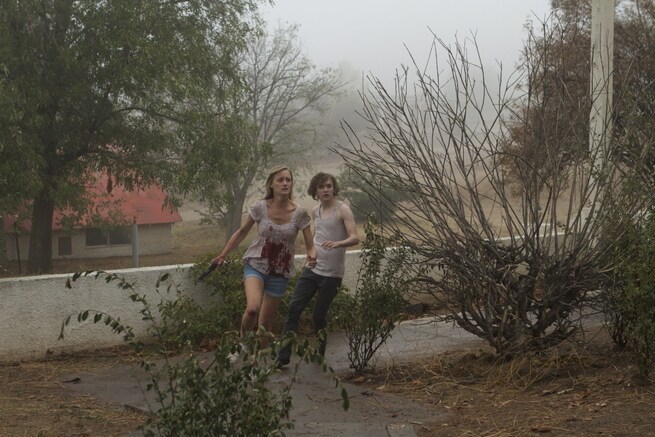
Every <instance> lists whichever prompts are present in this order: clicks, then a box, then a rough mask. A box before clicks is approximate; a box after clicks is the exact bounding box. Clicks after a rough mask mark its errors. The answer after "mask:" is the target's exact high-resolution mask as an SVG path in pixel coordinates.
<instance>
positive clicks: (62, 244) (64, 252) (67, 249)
mask: <svg viewBox="0 0 655 437" xmlns="http://www.w3.org/2000/svg"><path fill="white" fill-rule="evenodd" d="M57 251H58V253H59V256H68V255H72V254H73V244H72V243H71V237H59V242H58V244H57Z"/></svg>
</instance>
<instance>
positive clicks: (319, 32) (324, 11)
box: [263, 0, 550, 82]
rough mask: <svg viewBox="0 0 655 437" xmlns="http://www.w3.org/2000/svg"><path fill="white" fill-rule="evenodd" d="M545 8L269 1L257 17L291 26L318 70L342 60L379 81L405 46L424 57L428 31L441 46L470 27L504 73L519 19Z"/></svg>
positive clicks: (538, 16) (421, 1) (373, 0)
mask: <svg viewBox="0 0 655 437" xmlns="http://www.w3.org/2000/svg"><path fill="white" fill-rule="evenodd" d="M549 11H550V0H329V1H328V0H276V3H275V5H273V6H267V7H265V8H264V9H263V16H264V18H265V19H266V20H267V21H268V22H269V23H270V25H271V26H272V27H277V25H278V23H280V22H281V23H297V24H299V25H300V29H299V36H300V39H301V41H302V45H303V48H304V51H305V53H306V54H307V55H308V56H309V58H310V59H311V60H312V61H313V62H314V63H316V64H317V65H318V66H319V67H337V66H338V64H339V63H341V62H344V61H345V62H347V63H349V64H350V65H352V67H353V68H354V69H356V70H358V71H363V72H364V73H367V74H368V73H372V74H373V75H375V76H376V77H378V78H380V79H382V80H383V82H384V81H388V80H391V79H392V77H393V75H394V72H395V70H396V69H398V68H399V67H400V65H401V64H405V65H407V64H409V62H410V58H409V56H408V54H407V49H409V50H410V51H411V53H412V54H413V55H414V56H415V58H417V60H418V61H419V62H420V61H424V60H425V59H426V57H427V55H428V51H429V48H430V45H431V43H432V40H433V37H432V33H431V31H432V32H434V33H435V34H436V36H438V37H440V38H441V39H443V40H445V41H446V42H447V43H449V44H450V43H454V42H455V38H456V37H457V39H459V40H461V39H462V38H470V37H471V35H472V32H473V33H475V35H476V40H477V42H478V45H479V47H480V51H481V53H482V56H483V59H484V60H485V62H486V63H490V64H494V63H495V61H496V60H497V61H500V62H502V64H503V68H504V70H505V71H508V70H512V69H513V68H514V66H515V64H516V62H517V60H518V56H519V53H520V49H521V47H522V44H523V43H522V41H523V39H524V38H525V36H526V31H525V29H524V25H525V22H526V20H527V19H531V20H532V21H533V22H535V23H538V22H539V20H543V19H545V18H546V17H547V15H548V13H549ZM404 45H407V48H405V46H404Z"/></svg>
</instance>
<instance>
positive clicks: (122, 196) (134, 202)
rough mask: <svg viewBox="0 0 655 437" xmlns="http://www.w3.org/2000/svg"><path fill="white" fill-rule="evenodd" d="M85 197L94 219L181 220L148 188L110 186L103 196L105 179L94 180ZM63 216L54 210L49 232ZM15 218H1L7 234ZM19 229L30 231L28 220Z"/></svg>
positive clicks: (84, 223) (154, 188) (143, 222)
mask: <svg viewBox="0 0 655 437" xmlns="http://www.w3.org/2000/svg"><path fill="white" fill-rule="evenodd" d="M87 193H88V194H89V197H90V198H91V199H93V203H94V204H93V208H92V210H93V211H95V215H96V217H99V218H101V219H104V220H107V219H108V218H109V217H116V216H118V217H120V219H121V221H126V222H127V223H130V224H131V223H136V224H139V225H148V224H161V223H175V222H179V221H182V217H181V216H180V214H179V213H178V212H177V210H176V209H175V208H173V207H170V206H166V207H164V205H165V203H166V193H164V191H163V190H162V189H161V188H160V187H158V186H156V185H151V186H149V187H147V188H146V189H143V190H141V189H136V190H134V191H126V190H125V189H124V188H123V187H121V186H114V187H113V188H112V189H111V192H110V193H108V192H107V176H101V177H99V178H98V181H97V184H96V185H95V186H91V187H89V188H88V189H87ZM66 215H67V214H66V213H65V211H61V210H55V213H54V217H53V222H52V229H53V230H55V231H57V230H61V229H63V226H62V219H63V218H64V217H65V216H66ZM92 219H93V217H91V214H88V215H86V216H84V217H83V218H82V219H81V221H80V222H79V224H78V225H77V226H75V227H76V228H84V227H87V223H88V222H89V221H91V220H92ZM15 220H16V218H15V217H14V218H13V219H12V217H10V216H9V217H8V216H5V220H4V230H5V232H11V231H12V229H13V224H14V222H15ZM21 227H22V228H23V229H24V230H28V231H29V229H30V227H31V220H30V219H26V220H24V221H23V222H22V224H21Z"/></svg>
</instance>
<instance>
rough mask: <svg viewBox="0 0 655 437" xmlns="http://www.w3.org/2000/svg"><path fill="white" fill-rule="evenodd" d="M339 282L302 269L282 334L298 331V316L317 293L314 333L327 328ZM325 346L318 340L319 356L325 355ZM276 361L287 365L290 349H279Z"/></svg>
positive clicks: (321, 340) (336, 279) (338, 279)
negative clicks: (329, 310)
mask: <svg viewBox="0 0 655 437" xmlns="http://www.w3.org/2000/svg"><path fill="white" fill-rule="evenodd" d="M341 281H342V279H341V278H330V277H328V276H321V275H317V274H316V273H314V272H313V271H312V270H311V269H303V271H302V273H301V274H300V277H299V278H298V282H297V283H296V286H295V288H294V289H293V296H292V297H291V302H290V303H289V312H288V314H287V319H286V321H285V322H284V334H286V333H287V332H296V331H297V330H298V322H299V321H300V315H301V314H302V312H303V311H304V310H305V308H306V307H307V305H308V304H309V302H310V301H311V300H312V298H313V297H314V295H315V294H316V293H318V296H317V297H316V304H315V305H314V314H313V319H314V332H315V333H317V334H318V332H319V331H320V330H321V329H323V328H325V327H326V326H327V313H328V309H329V308H330V304H331V303H332V300H334V297H335V296H336V295H337V292H338V291H339V287H340V286H341ZM325 346H326V341H325V338H323V339H320V338H319V345H318V347H319V352H320V353H321V355H324V354H325ZM278 360H279V361H280V362H282V363H284V364H286V363H288V362H289V361H290V360H291V347H286V348H283V349H281V350H280V352H279V354H278Z"/></svg>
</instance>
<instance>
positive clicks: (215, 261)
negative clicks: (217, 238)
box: [211, 255, 225, 266]
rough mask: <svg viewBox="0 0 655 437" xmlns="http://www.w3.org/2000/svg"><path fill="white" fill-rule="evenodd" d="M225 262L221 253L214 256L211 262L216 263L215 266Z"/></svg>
mask: <svg viewBox="0 0 655 437" xmlns="http://www.w3.org/2000/svg"><path fill="white" fill-rule="evenodd" d="M224 262H225V256H223V255H218V256H217V257H216V258H214V259H213V260H212V262H211V263H212V264H216V265H217V266H220V265H221V264H223V263H224Z"/></svg>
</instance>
